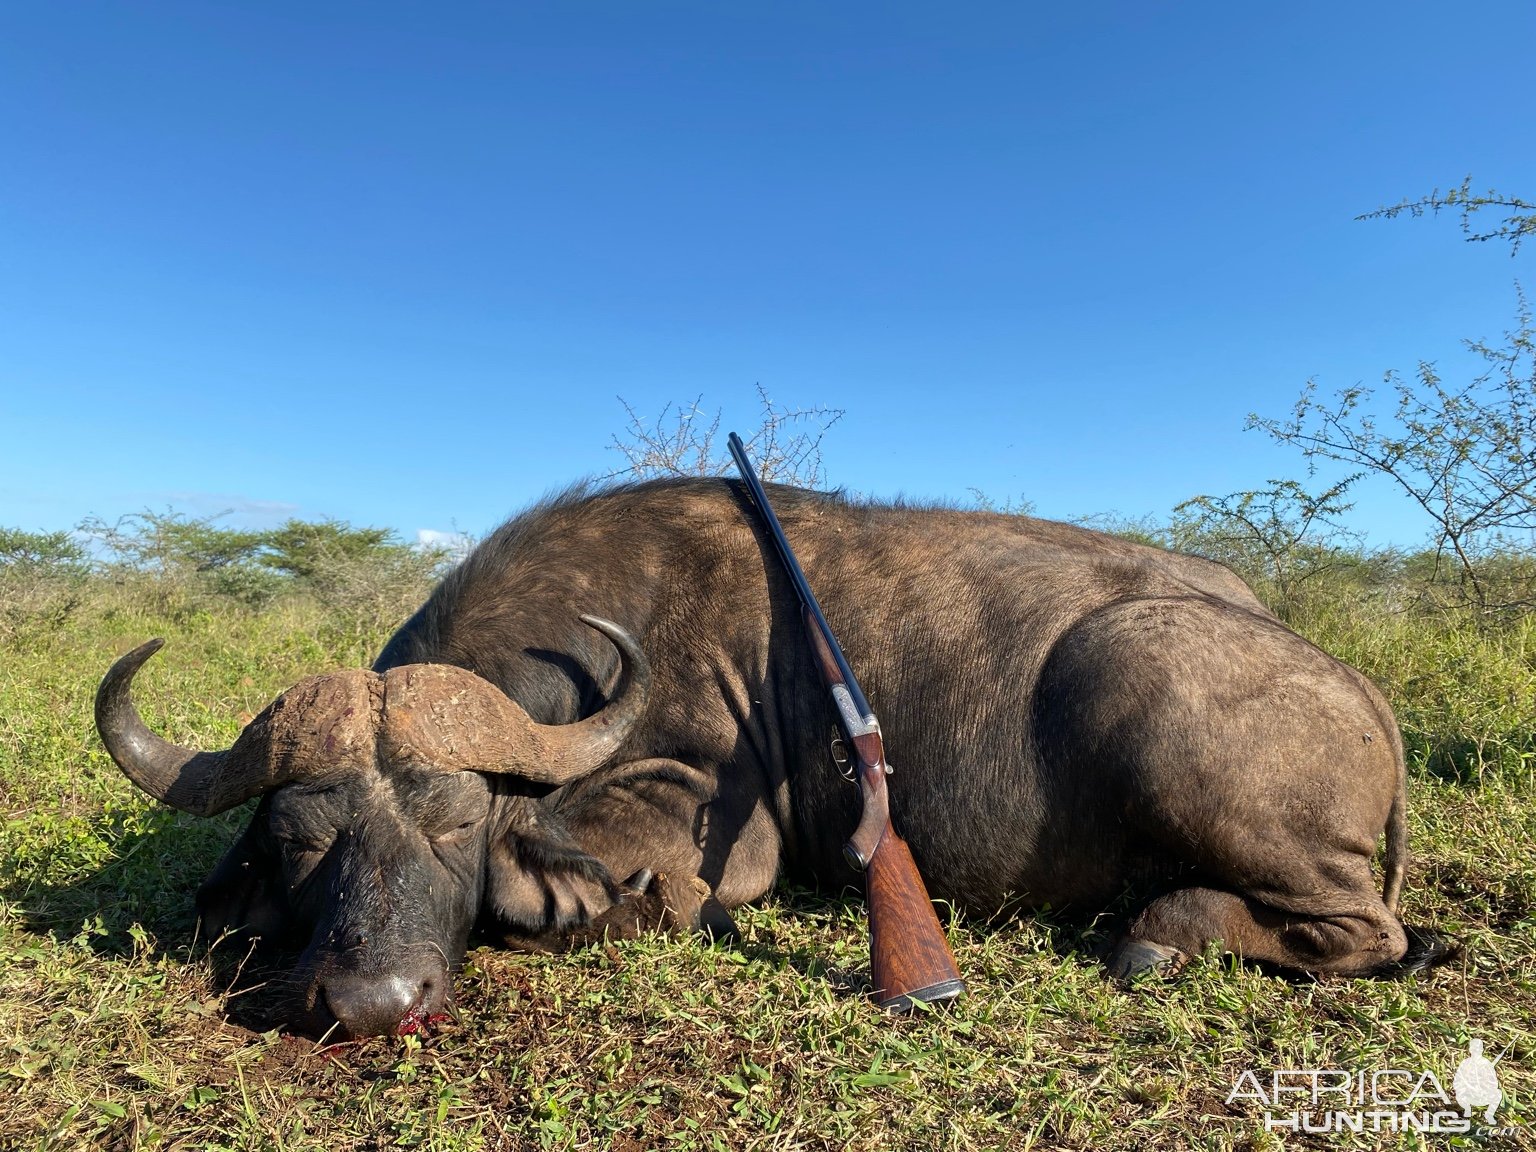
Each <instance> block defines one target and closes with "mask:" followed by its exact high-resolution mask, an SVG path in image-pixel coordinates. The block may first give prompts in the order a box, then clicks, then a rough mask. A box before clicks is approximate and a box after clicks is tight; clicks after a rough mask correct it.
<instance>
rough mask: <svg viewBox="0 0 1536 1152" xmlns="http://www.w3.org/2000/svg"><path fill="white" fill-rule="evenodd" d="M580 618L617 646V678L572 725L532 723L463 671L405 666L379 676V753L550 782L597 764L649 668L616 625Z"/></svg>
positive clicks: (630, 713) (620, 736) (641, 693)
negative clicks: (600, 701)
mask: <svg viewBox="0 0 1536 1152" xmlns="http://www.w3.org/2000/svg"><path fill="white" fill-rule="evenodd" d="M581 619H582V621H583V622H584V623H586V624H587V625H588V626H589V627H592V628H595V629H596V630H597V631H599V632H601V633H602V634H603V635H605V636H607V637H608V638H609V639H610V640H612V641H613V643H614V645H615V647H617V648H618V650H619V655H620V665H621V671H620V675H619V682H618V684H617V686H616V687H615V688H614V694H613V697H612V699H610V700H609V702H608V704H607V706H606V707H604V708H603V709H602V710H601V711H599V712H595V713H593V714H592V715H591V716H588V717H586V718H585V719H583V720H578V721H576V722H575V723H574V724H539V723H537V722H535V721H534V720H533V719H532V718H530V717H529V715H528V713H527V712H525V711H523V709H522V706H521V705H519V704H518V703H517V702H516V701H515V700H512V699H510V698H509V697H507V696H506V695H504V694H503V693H502V691H501V690H500V689H499V688H497V687H496V686H495V685H493V684H490V683H488V682H486V681H485V680H482V679H481V678H480V677H479V676H477V675H475V674H474V673H473V672H470V671H469V670H468V669H465V668H458V667H455V666H453V665H448V664H408V665H404V666H402V667H398V668H391V669H390V670H389V671H388V672H386V673H385V674H384V692H385V700H386V703H385V707H384V728H383V731H382V732H381V734H380V736H381V739H382V746H383V755H384V758H385V759H386V760H388V761H391V762H400V763H417V764H421V765H432V766H434V767H435V768H436V769H438V770H439V771H459V772H487V773H495V774H500V775H507V776H520V777H522V778H523V779H525V780H533V781H536V782H538V783H541V784H553V785H556V786H558V785H561V784H568V783H570V782H571V781H572V780H577V779H580V778H581V777H582V776H585V775H587V774H588V773H590V772H593V771H596V770H597V769H598V768H601V767H602V766H603V765H604V764H605V763H607V762H608V761H609V760H610V759H612V757H613V755H614V753H615V752H617V751H618V750H619V747H620V745H622V744H623V743H624V739H625V737H626V736H628V734H629V731H630V729H631V728H632V727H633V726H634V724H635V721H636V720H638V719H639V718H640V715H641V714H642V713H643V712H644V711H645V705H646V700H647V698H648V696H649V695H650V686H651V669H650V664H649V662H648V661H647V660H646V658H645V653H644V652H643V651H641V649H640V645H639V644H638V643H637V642H636V641H635V639H634V637H632V636H631V635H630V634H629V633H628V632H626V631H625V630H624V629H623V628H621V627H619V626H618V625H617V624H614V623H613V622H611V621H609V620H603V619H599V618H598V617H596V616H583V617H582V618H581Z"/></svg>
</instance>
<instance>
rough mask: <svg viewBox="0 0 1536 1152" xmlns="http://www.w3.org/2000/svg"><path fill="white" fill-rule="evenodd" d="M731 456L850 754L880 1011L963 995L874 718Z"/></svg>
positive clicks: (857, 853) (777, 532) (856, 857)
mask: <svg viewBox="0 0 1536 1152" xmlns="http://www.w3.org/2000/svg"><path fill="white" fill-rule="evenodd" d="M730 448H731V458H732V459H734V460H735V461H736V467H737V469H738V470H739V471H740V472H741V478H742V480H744V481H745V482H746V485H747V491H748V492H749V493H750V494H751V496H752V503H753V504H755V505H756V506H757V510H758V512H759V513H760V514H761V515H762V518H763V523H764V524H765V525H766V526H767V528H768V534H769V535H770V536H772V537H773V543H774V545H775V546H776V547H777V548H778V552H779V558H780V559H781V560H782V561H783V562H784V568H785V571H787V572H788V573H789V579H790V582H791V583H792V584H794V586H795V592H796V594H797V595H798V596H799V597H800V615H801V618H802V619H803V621H804V623H805V633H806V636H807V637H808V638H809V639H810V642H811V653H812V655H813V656H814V658H815V662H816V667H817V668H818V669H819V670H820V671H821V678H822V680H823V682H824V683H825V684H826V686H827V689H828V691H829V692H830V693H831V695H832V703H833V706H834V708H835V710H836V713H837V724H838V727H839V728H840V729H841V730H842V736H843V744H844V746H845V747H846V748H847V749H848V750H849V764H848V767H849V769H850V770H851V771H852V774H853V779H854V780H855V781H856V782H857V784H858V787H859V794H860V797H861V799H862V800H863V805H864V809H863V814H862V816H861V817H860V819H859V824H858V827H857V828H855V829H854V831H853V835H852V836H851V837H849V839H848V842H847V843H846V844H845V845H844V846H843V855H844V857H845V858H846V859H847V861H848V863H849V864H850V865H851V866H853V867H854V868H855V869H857V870H858V871H861V872H863V873H864V893H865V899H866V901H867V903H868V905H869V967H870V978H871V982H872V983H873V984H874V988H875V1001H876V1002H877V1003H878V1004H879V1005H880V1006H881V1007H882V1008H889V1009H891V1010H893V1011H897V1012H905V1011H908V1010H910V1009H911V1008H912V1006H913V1005H914V1004H915V1003H917V1002H918V1001H922V1002H924V1003H927V1002H932V1001H936V1000H949V999H951V998H953V997H955V996H959V995H960V994H961V993H962V992H964V991H965V981H963V980H962V979H960V971H959V969H957V968H956V967H955V957H954V955H953V954H952V953H951V952H950V950H949V942H948V941H946V940H945V939H944V930H943V929H942V928H941V927H939V918H938V917H937V916H936V915H934V911H933V903H932V902H931V901H930V900H929V899H928V890H927V888H925V887H924V886H923V878H922V877H921V876H920V875H918V871H917V865H916V864H914V863H913V861H912V853H911V852H910V851H909V850H908V848H907V842H906V841H905V840H903V839H902V838H901V837H900V836H898V835H897V834H896V830H895V829H894V828H893V827H891V808H890V791H889V789H888V788H887V787H886V777H887V776H889V775H890V774H891V766H890V765H889V764H887V763H886V760H885V744H884V742H883V741H882V740H881V738H880V721H879V720H877V719H875V714H874V711H873V710H872V709H871V708H870V706H869V701H868V700H866V699H865V698H864V693H863V692H862V691H861V690H860V688H859V682H858V681H857V680H855V679H854V676H853V670H852V669H851V668H849V667H848V660H847V658H846V657H844V656H843V650H842V649H841V648H839V647H838V644H837V639H836V638H835V637H834V636H833V635H832V629H831V628H829V627H828V626H827V619H826V617H825V616H823V615H822V613H821V605H820V604H818V603H817V602H816V596H815V594H814V593H812V592H811V586H810V585H809V584H807V583H806V580H805V573H804V572H802V571H801V570H800V562H799V561H798V560H796V559H795V553H794V551H793V550H792V549H791V548H790V546H789V541H788V540H787V539H785V537H784V529H783V528H782V527H781V526H780V525H779V518H778V517H777V516H775V515H774V513H773V508H772V506H771V505H770V504H769V503H768V495H767V493H766V492H764V491H763V485H762V482H761V481H759V480H758V478H757V473H756V472H755V471H754V470H753V468H752V464H751V462H750V461H749V460H748V459H747V451H746V447H745V446H744V445H743V444H742V442H741V437H739V436H737V435H736V433H734V432H732V433H731V434H730Z"/></svg>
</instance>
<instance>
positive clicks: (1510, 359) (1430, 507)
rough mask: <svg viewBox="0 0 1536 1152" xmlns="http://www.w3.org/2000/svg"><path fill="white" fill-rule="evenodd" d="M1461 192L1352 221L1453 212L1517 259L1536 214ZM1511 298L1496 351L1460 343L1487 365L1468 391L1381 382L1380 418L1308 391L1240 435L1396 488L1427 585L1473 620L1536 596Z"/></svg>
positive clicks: (1526, 392) (1472, 236)
mask: <svg viewBox="0 0 1536 1152" xmlns="http://www.w3.org/2000/svg"><path fill="white" fill-rule="evenodd" d="M1470 185H1471V182H1470V179H1469V180H1468V181H1466V182H1464V183H1463V184H1462V186H1461V187H1460V188H1458V189H1455V190H1453V191H1451V192H1449V193H1446V194H1443V195H1442V194H1441V193H1440V192H1439V191H1438V190H1437V191H1436V192H1433V193H1431V194H1430V195H1429V196H1425V197H1421V198H1419V199H1417V200H1407V201H1404V202H1402V203H1401V204H1397V205H1393V206H1391V207H1388V208H1380V209H1377V210H1376V211H1375V212H1371V213H1367V214H1366V216H1364V217H1362V219H1371V218H1378V217H1380V218H1387V219H1391V218H1393V217H1396V216H1399V215H1403V214H1408V215H1411V216H1422V215H1424V213H1425V212H1432V213H1433V212H1439V211H1442V210H1447V209H1449V210H1454V211H1458V212H1459V213H1460V215H1461V222H1462V228H1463V231H1465V232H1466V233H1467V239H1468V240H1473V241H1487V240H1505V241H1507V242H1508V243H1509V244H1510V249H1511V253H1512V254H1513V253H1516V252H1518V251H1519V249H1520V244H1521V241H1522V240H1523V239H1524V238H1525V237H1527V236H1529V235H1531V234H1532V233H1536V205H1533V204H1530V203H1528V202H1527V201H1524V200H1521V199H1518V198H1516V197H1511V196H1504V195H1502V194H1500V193H1497V192H1489V193H1486V194H1482V195H1474V194H1473V193H1472V192H1471V189H1470ZM1489 210H1495V211H1501V212H1504V213H1506V214H1505V215H1504V216H1503V218H1502V219H1500V220H1499V221H1498V223H1496V224H1494V225H1493V226H1491V227H1484V226H1483V224H1482V223H1481V222H1480V221H1479V220H1478V219H1477V215H1478V213H1480V212H1485V211H1489ZM1516 297H1517V305H1516V321H1515V325H1514V327H1513V328H1511V329H1510V330H1509V331H1507V332H1505V334H1504V339H1503V341H1502V342H1500V343H1489V342H1485V341H1471V340H1469V341H1467V342H1466V346H1467V348H1468V349H1469V350H1470V351H1471V352H1473V353H1475V354H1476V355H1477V356H1478V357H1480V358H1481V359H1482V360H1483V362H1484V363H1485V365H1486V368H1485V369H1484V370H1483V371H1482V372H1480V373H1479V374H1478V375H1476V376H1474V377H1473V378H1472V379H1470V380H1467V381H1462V382H1455V383H1452V382H1448V381H1446V380H1445V379H1444V378H1443V377H1442V376H1441V374H1440V372H1439V370H1438V369H1437V368H1436V366H1435V365H1434V364H1433V363H1431V362H1428V361H1421V362H1420V364H1419V366H1418V370H1417V371H1416V372H1415V373H1414V375H1413V376H1412V377H1404V376H1402V375H1400V374H1398V373H1397V372H1388V373H1387V374H1386V377H1385V388H1386V390H1387V392H1388V394H1389V395H1390V396H1391V397H1392V400H1393V404H1392V408H1391V411H1390V412H1387V413H1383V412H1382V411H1381V410H1380V406H1379V405H1378V404H1377V403H1376V401H1377V395H1376V392H1375V390H1374V389H1371V388H1366V387H1363V386H1358V385H1357V386H1355V387H1351V388H1345V389H1342V390H1341V391H1339V392H1337V393H1335V394H1334V395H1333V396H1332V397H1330V398H1326V399H1325V398H1323V397H1321V396H1319V395H1318V392H1317V386H1316V383H1315V382H1309V383H1308V384H1307V386H1306V388H1305V390H1304V391H1303V392H1302V394H1301V398H1300V399H1299V400H1298V401H1297V402H1296V406H1295V409H1294V410H1293V411H1292V413H1291V415H1290V416H1289V417H1287V418H1284V419H1271V418H1267V417H1261V416H1257V415H1252V416H1250V417H1249V418H1248V426H1249V427H1250V428H1259V429H1262V430H1263V431H1265V432H1267V433H1269V435H1270V436H1272V437H1274V438H1275V439H1276V440H1277V441H1279V442H1280V443H1283V444H1290V445H1292V446H1294V447H1297V448H1300V449H1301V451H1302V454H1303V455H1304V456H1305V457H1306V458H1307V460H1308V461H1309V462H1310V463H1312V464H1314V465H1315V464H1316V463H1317V462H1318V461H1319V460H1334V461H1338V462H1341V463H1343V464H1345V465H1348V466H1351V467H1355V468H1358V469H1360V470H1361V472H1362V473H1374V474H1377V475H1381V476H1385V477H1387V478H1388V479H1390V480H1391V481H1392V482H1393V483H1395V484H1396V485H1397V486H1398V488H1400V489H1401V490H1402V491H1403V492H1404V493H1406V494H1407V495H1408V496H1409V497H1410V498H1411V499H1412V500H1413V501H1414V503H1415V504H1417V505H1418V506H1419V508H1420V509H1422V510H1423V511H1424V512H1425V514H1426V515H1427V516H1428V517H1429V519H1430V521H1431V523H1432V524H1433V537H1432V548H1433V553H1434V557H1435V565H1436V571H1435V575H1436V576H1437V577H1444V576H1446V575H1449V576H1450V577H1451V578H1452V582H1453V584H1454V586H1455V588H1456V589H1458V590H1459V593H1460V596H1461V598H1462V600H1463V601H1464V602H1465V603H1467V604H1469V605H1471V606H1474V607H1476V608H1477V609H1480V610H1483V611H1490V610H1494V609H1500V608H1508V607H1523V606H1526V605H1528V604H1529V603H1530V602H1531V601H1532V598H1533V596H1536V572H1533V571H1532V570H1531V565H1530V564H1529V563H1525V562H1523V561H1522V560H1521V558H1525V559H1527V560H1528V558H1529V557H1530V554H1531V552H1532V549H1533V547H1536V330H1533V328H1532V316H1531V309H1530V306H1529V303H1528V302H1527V300H1526V297H1525V295H1524V293H1523V292H1521V291H1520V290H1519V286H1518V285H1517V286H1516ZM1501 560H1502V561H1505V562H1504V563H1500V561H1501Z"/></svg>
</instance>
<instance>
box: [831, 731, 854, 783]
mask: <svg viewBox="0 0 1536 1152" xmlns="http://www.w3.org/2000/svg"><path fill="white" fill-rule="evenodd" d="M831 751H832V763H834V764H836V765H837V771H838V774H839V775H840V776H842V778H843V779H844V780H846V781H848V783H850V784H852V783H854V782H855V780H854V768H853V757H851V756H849V755H848V745H846V744H844V743H843V738H842V737H841V736H837V735H834V736H833V737H832V747H831Z"/></svg>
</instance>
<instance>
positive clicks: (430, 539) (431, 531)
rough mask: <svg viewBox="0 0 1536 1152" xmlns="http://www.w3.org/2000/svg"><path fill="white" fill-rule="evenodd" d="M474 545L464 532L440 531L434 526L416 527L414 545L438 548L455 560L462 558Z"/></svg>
mask: <svg viewBox="0 0 1536 1152" xmlns="http://www.w3.org/2000/svg"><path fill="white" fill-rule="evenodd" d="M474 546H475V542H474V540H473V539H472V538H471V537H470V536H469V534H468V533H465V532H442V531H439V530H438V529H436V528H418V529H416V547H418V548H422V549H426V548H440V549H442V550H443V551H444V552H446V553H448V555H449V556H450V557H452V558H453V559H455V560H460V559H463V558H464V557H465V556H467V555H468V554H469V550H470V549H471V548H473V547H474Z"/></svg>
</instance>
